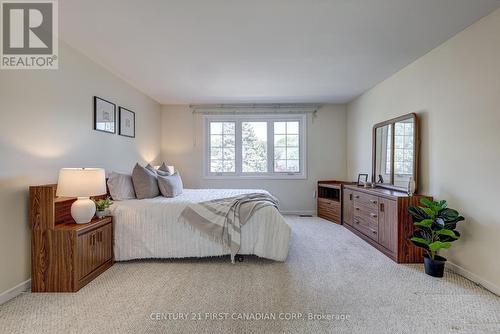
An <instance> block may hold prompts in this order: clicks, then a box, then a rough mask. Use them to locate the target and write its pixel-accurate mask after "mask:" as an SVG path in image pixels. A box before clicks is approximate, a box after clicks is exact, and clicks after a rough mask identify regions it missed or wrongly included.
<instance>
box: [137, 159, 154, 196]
mask: <svg viewBox="0 0 500 334" xmlns="http://www.w3.org/2000/svg"><path fill="white" fill-rule="evenodd" d="M148 166H149V165H148ZM148 166H146V167H142V166H141V165H139V164H136V165H135V167H134V170H133V171H132V182H133V183H134V188H135V194H136V196H137V198H138V199H144V198H154V197H156V196H159V195H160V189H158V181H157V180H156V173H155V172H154V168H153V167H151V166H149V167H151V168H152V169H153V170H152V171H151V169H149V168H148Z"/></svg>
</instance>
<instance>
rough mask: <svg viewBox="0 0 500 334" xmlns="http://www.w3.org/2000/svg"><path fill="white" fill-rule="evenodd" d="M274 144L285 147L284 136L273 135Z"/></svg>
mask: <svg viewBox="0 0 500 334" xmlns="http://www.w3.org/2000/svg"><path fill="white" fill-rule="evenodd" d="M274 146H278V147H286V136H285V135H275V136H274Z"/></svg>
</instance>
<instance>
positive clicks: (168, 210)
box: [110, 189, 291, 261]
mask: <svg viewBox="0 0 500 334" xmlns="http://www.w3.org/2000/svg"><path fill="white" fill-rule="evenodd" d="M251 192H263V193H267V192H266V191H265V190H255V189H184V193H183V194H182V195H180V196H177V197H175V198H165V197H156V198H151V199H143V200H127V201H117V202H115V203H114V204H113V205H112V206H111V207H110V210H111V214H112V215H113V220H114V223H115V228H114V239H115V243H114V253H115V260H117V261H125V260H131V259H143V258H184V257H206V256H219V255H226V254H229V253H230V252H229V250H226V249H224V247H223V246H222V245H221V244H219V243H217V242H215V241H212V240H209V239H208V238H206V237H204V236H202V235H201V234H200V233H199V232H197V231H193V230H192V229H191V228H190V227H189V226H188V225H185V224H184V223H182V222H178V218H179V216H180V214H181V212H182V210H183V209H184V208H185V207H186V205H188V204H189V203H191V202H203V201H207V200H212V199H217V198H224V197H232V196H236V195H240V194H244V193H251ZM290 235H291V229H290V226H288V224H287V223H286V222H285V220H284V219H283V216H282V215H281V214H280V213H279V211H278V210H277V209H276V208H274V207H265V208H263V209H260V210H258V211H257V212H255V214H254V215H253V217H252V218H251V219H250V220H249V221H248V222H247V223H246V224H245V225H243V227H242V229H241V249H240V251H239V252H238V253H239V254H254V255H257V256H260V257H263V258H267V259H271V260H276V261H284V260H285V259H286V257H287V254H288V244H289V241H290Z"/></svg>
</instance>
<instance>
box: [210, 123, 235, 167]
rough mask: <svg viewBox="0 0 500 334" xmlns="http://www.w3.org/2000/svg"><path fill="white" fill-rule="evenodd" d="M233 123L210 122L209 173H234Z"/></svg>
mask: <svg viewBox="0 0 500 334" xmlns="http://www.w3.org/2000/svg"><path fill="white" fill-rule="evenodd" d="M235 127H236V123H235V122H210V172H211V173H235V172H236V168H235V166H236V156H235V146H236V145H235V144H236V143H235V132H234V131H235Z"/></svg>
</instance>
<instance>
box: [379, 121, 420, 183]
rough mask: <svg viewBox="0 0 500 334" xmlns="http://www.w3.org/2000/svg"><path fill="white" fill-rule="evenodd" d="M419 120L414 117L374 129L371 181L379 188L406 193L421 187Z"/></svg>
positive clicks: (385, 123) (386, 122)
mask: <svg viewBox="0 0 500 334" xmlns="http://www.w3.org/2000/svg"><path fill="white" fill-rule="evenodd" d="M418 144H419V138H418V118H417V115H416V114H414V113H412V114H408V115H403V116H400V117H397V118H393V119H390V120H387V121H385V122H381V123H378V124H375V125H374V126H373V162H372V163H373V168H372V181H373V182H375V183H376V184H377V186H380V187H384V188H388V189H394V190H401V191H407V189H408V182H409V181H410V180H413V181H415V191H417V187H418V153H419V152H418V150H419V145H418Z"/></svg>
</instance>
